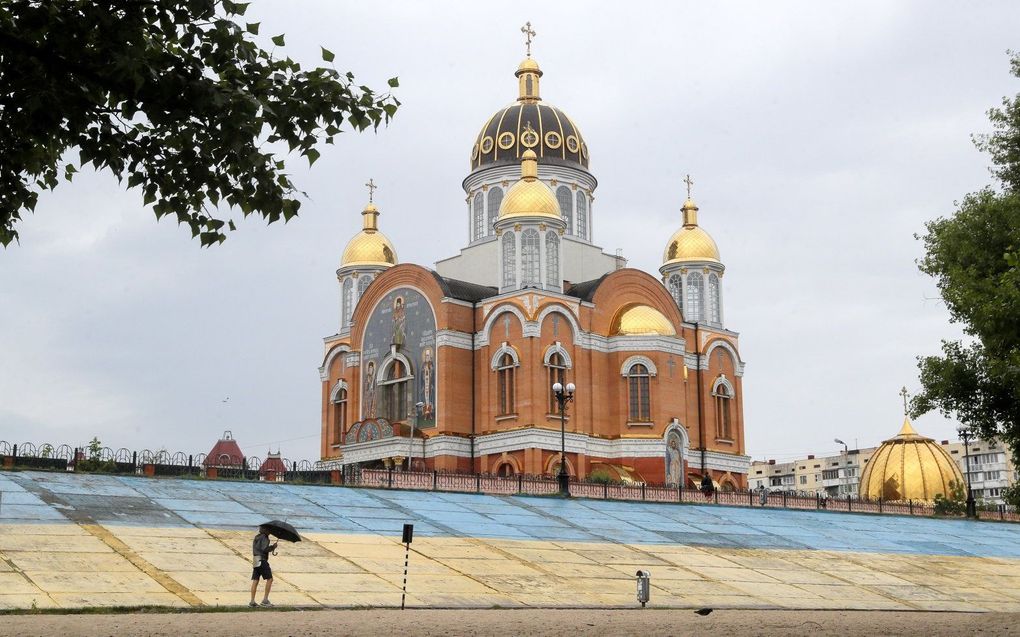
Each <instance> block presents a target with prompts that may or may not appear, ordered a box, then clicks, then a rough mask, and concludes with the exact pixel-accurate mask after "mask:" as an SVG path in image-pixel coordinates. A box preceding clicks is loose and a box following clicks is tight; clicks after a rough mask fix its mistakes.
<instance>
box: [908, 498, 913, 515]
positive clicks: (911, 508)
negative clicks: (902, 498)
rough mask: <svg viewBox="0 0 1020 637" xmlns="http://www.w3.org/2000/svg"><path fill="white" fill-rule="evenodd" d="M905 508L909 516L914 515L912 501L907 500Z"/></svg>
mask: <svg viewBox="0 0 1020 637" xmlns="http://www.w3.org/2000/svg"><path fill="white" fill-rule="evenodd" d="M907 507H908V509H909V510H910V515H914V501H913V500H907Z"/></svg>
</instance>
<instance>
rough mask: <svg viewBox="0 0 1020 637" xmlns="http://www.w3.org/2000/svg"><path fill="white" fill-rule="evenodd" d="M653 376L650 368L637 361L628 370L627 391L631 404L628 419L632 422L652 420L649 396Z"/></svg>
mask: <svg viewBox="0 0 1020 637" xmlns="http://www.w3.org/2000/svg"><path fill="white" fill-rule="evenodd" d="M650 378H651V376H650V374H649V373H648V368H647V367H645V366H644V365H642V364H641V363H636V364H634V365H632V366H631V368H630V369H629V370H628V371H627V393H628V394H629V396H628V399H629V400H628V403H629V405H630V409H629V414H628V416H629V417H628V420H629V421H630V422H650V421H651V420H652V416H651V413H652V410H651V400H650V399H649V396H648V390H649V385H650V382H649V380H650Z"/></svg>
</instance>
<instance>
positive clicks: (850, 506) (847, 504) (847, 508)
mask: <svg viewBox="0 0 1020 637" xmlns="http://www.w3.org/2000/svg"><path fill="white" fill-rule="evenodd" d="M846 510H847V513H849V512H851V511H853V510H854V509H853V505H852V504H851V500H850V494H849V493H848V494H846Z"/></svg>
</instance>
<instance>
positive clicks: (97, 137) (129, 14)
mask: <svg viewBox="0 0 1020 637" xmlns="http://www.w3.org/2000/svg"><path fill="white" fill-rule="evenodd" d="M247 6H248V5H247V4H242V3H236V2H231V1H230V0H106V1H104V2H95V1H94V0H8V1H7V2H4V3H2V4H0V86H2V87H3V90H2V91H0V244H2V245H4V246H7V245H9V244H10V243H11V242H12V241H16V240H18V231H17V229H16V225H17V222H18V221H19V220H20V219H21V215H22V214H23V213H24V212H25V211H32V210H34V209H35V206H36V203H37V202H38V196H39V190H40V189H53V188H55V187H56V186H57V184H58V182H59V180H60V177H61V175H62V176H63V177H64V179H66V180H67V181H70V180H71V179H72V177H73V176H74V174H75V173H76V172H77V171H78V170H79V169H80V168H81V167H82V166H84V165H86V164H91V165H92V166H93V167H95V168H96V169H107V170H110V171H111V172H112V173H113V174H114V175H115V176H116V177H117V178H118V179H119V180H124V179H126V180H127V187H128V188H138V189H140V190H141V191H142V194H143V198H142V200H143V202H144V204H145V205H149V204H152V208H153V211H154V212H155V214H156V217H157V219H159V218H162V217H164V216H167V215H170V216H171V217H176V219H177V221H178V223H181V224H187V225H188V226H189V228H190V229H191V233H192V236H193V237H194V236H197V237H199V239H200V242H201V245H203V246H207V245H210V244H213V243H217V242H222V241H223V240H224V239H226V235H225V230H228V229H229V230H234V229H235V226H234V222H233V220H232V219H229V218H228V219H227V220H226V221H225V220H223V219H221V218H220V216H221V215H220V208H221V204H225V205H226V206H227V207H229V208H231V209H234V208H236V209H239V210H240V211H241V213H242V214H243V215H244V216H248V215H250V214H258V215H261V216H262V217H263V218H265V219H266V221H267V222H268V223H273V222H275V221H278V220H280V219H281V218H282V219H283V220H284V221H287V220H289V219H291V218H292V217H294V215H296V214H297V212H298V209H299V208H300V205H301V202H300V201H299V200H298V199H297V196H298V195H300V194H302V193H300V192H299V191H298V190H297V189H296V187H295V185H294V184H293V182H292V181H291V178H290V175H289V174H288V173H287V172H286V164H285V162H284V160H283V159H282V158H281V156H282V155H284V154H286V153H289V152H297V153H298V154H299V156H303V157H305V158H307V160H308V162H309V164H312V163H314V162H315V160H316V159H317V158H318V157H319V154H320V151H319V148H321V144H323V143H324V144H332V143H333V141H334V138H335V137H336V135H338V134H339V133H341V132H342V131H341V128H342V127H349V128H351V129H353V130H356V131H362V130H365V129H367V128H369V127H373V128H377V127H378V126H379V125H380V124H381V123H385V122H389V120H390V118H391V117H392V116H393V115H394V113H395V112H396V110H397V107H398V106H399V104H400V103H399V101H398V100H397V99H396V98H394V97H393V96H392V95H390V94H389V93H385V94H382V95H377V94H376V93H375V92H374V91H373V90H372V89H370V88H368V87H366V86H358V85H356V83H355V82H354V76H353V74H351V73H349V72H348V73H343V72H340V71H338V70H336V69H335V68H333V66H332V65H329V66H328V67H319V68H315V69H312V70H302V68H301V66H300V65H299V64H298V63H297V62H295V61H293V60H291V59H290V58H288V57H278V54H277V52H278V51H279V50H280V48H282V47H283V46H284V36H283V35H277V36H275V37H273V38H272V42H273V45H274V47H273V48H272V49H270V50H264V49H262V48H260V47H259V45H258V44H256V42H255V41H254V38H255V36H257V35H258V33H259V31H260V25H259V23H247V24H244V25H243V26H242V25H240V24H238V23H235V21H234V20H235V19H240V18H241V16H243V15H244V13H245V10H246V8H247ZM322 59H323V60H324V61H325V62H327V63H331V62H332V61H333V59H334V55H333V53H332V52H330V51H329V50H327V49H325V48H323V49H322ZM389 86H390V87H396V86H397V80H396V78H393V79H391V80H389ZM75 149H76V150H77V157H76V158H74V157H72V153H71V152H70V151H73V150H75Z"/></svg>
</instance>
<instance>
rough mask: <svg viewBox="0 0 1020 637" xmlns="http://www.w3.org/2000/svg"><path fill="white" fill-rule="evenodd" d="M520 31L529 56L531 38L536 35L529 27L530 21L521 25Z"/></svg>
mask: <svg viewBox="0 0 1020 637" xmlns="http://www.w3.org/2000/svg"><path fill="white" fill-rule="evenodd" d="M521 33H523V34H524V44H525V46H527V47H528V57H529V58H530V57H531V38H532V36H536V35H538V34H537V33H535V32H534V31H533V30H532V28H531V21H530V20H529V21H528V22H527V23H526V24H525V25H524V26H523V27H521Z"/></svg>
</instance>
